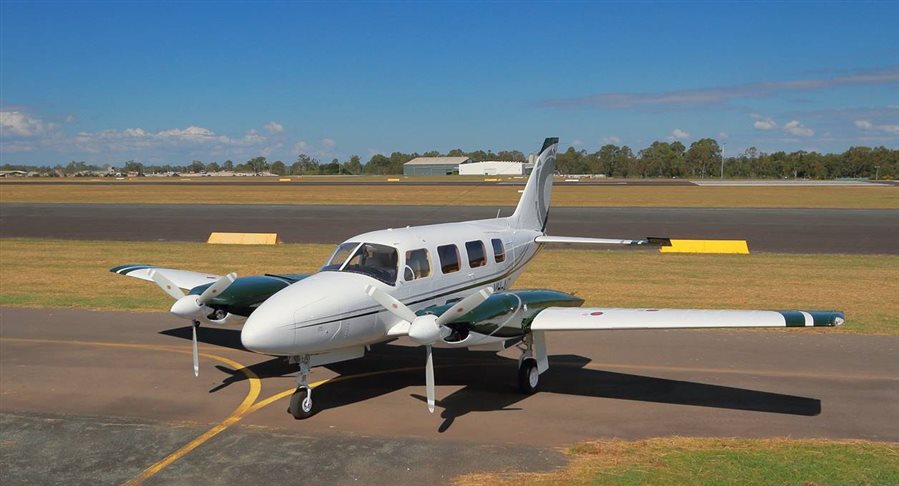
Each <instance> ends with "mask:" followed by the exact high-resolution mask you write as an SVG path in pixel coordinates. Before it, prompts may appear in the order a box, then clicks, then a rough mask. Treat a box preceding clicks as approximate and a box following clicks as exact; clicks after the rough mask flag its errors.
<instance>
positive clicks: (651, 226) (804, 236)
mask: <svg viewBox="0 0 899 486" xmlns="http://www.w3.org/2000/svg"><path fill="white" fill-rule="evenodd" d="M497 209H498V208H491V207H484V206H456V207H443V206H362V207H356V206H326V205H308V206H301V205H119V204H116V205H105V204H38V203H15V204H0V234H2V236H3V237H6V238H9V237H33V238H62V239H85V240H121V241H147V240H150V241H154V240H159V241H206V239H207V238H208V237H209V233H211V232H213V231H231V232H262V233H278V237H279V239H280V240H281V241H283V242H285V243H338V242H341V241H344V240H345V239H346V238H349V237H351V236H353V235H356V234H359V233H362V232H366V231H372V230H377V229H383V228H388V227H391V226H396V225H398V224H402V225H421V224H433V223H442V222H447V221H463V220H469V219H480V218H493V217H496V214H497ZM513 209H514V208H512V207H504V208H501V214H503V215H510V214H512V211H513ZM547 232H548V233H549V234H553V235H561V236H592V237H609V238H642V237H647V236H661V237H670V238H688V239H690V238H696V239H745V240H748V242H749V248H750V250H751V251H763V252H787V253H850V254H897V253H899V244H897V241H899V211H897V210H892V209H703V208H552V209H551V211H550V218H549V225H548V227H547Z"/></svg>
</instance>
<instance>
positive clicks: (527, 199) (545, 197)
mask: <svg viewBox="0 0 899 486" xmlns="http://www.w3.org/2000/svg"><path fill="white" fill-rule="evenodd" d="M558 146H559V138H558V137H550V138H547V139H546V140H544V141H543V147H542V148H541V149H540V154H539V155H538V156H537V161H536V162H534V169H533V170H532V171H531V176H530V177H529V178H528V182H527V184H526V185H525V187H524V191H523V192H522V193H521V199H520V200H519V201H518V207H516V208H515V213H514V214H512V216H511V219H512V221H513V224H515V226H516V227H518V228H522V229H531V230H539V231H543V230H545V229H546V222H547V219H548V218H549V205H550V197H551V195H552V187H553V173H555V171H556V150H557V148H558Z"/></svg>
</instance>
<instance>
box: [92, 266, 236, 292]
mask: <svg viewBox="0 0 899 486" xmlns="http://www.w3.org/2000/svg"><path fill="white" fill-rule="evenodd" d="M151 270H155V271H156V272H158V273H160V274H162V275H164V276H166V277H167V278H168V279H169V280H171V281H172V283H174V284H175V285H177V286H178V287H180V288H182V289H185V290H190V289H192V288H194V287H198V286H200V285H205V284H208V283H212V282H215V281H216V280H218V279H219V278H221V275H214V274H211V273H200V272H191V271H188V270H176V269H173V268H160V267H156V266H153V265H133V264H132V265H120V266H118V267H114V268H110V269H109V271H110V272H113V273H117V274H119V275H127V276H129V277H134V278H139V279H141V280H147V281H150V282H152V281H153V279H152V278H150V271H151Z"/></svg>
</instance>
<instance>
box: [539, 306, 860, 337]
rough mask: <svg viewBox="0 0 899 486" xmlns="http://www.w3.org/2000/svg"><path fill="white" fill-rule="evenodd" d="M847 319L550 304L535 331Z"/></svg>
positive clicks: (832, 314) (828, 323) (812, 323)
mask: <svg viewBox="0 0 899 486" xmlns="http://www.w3.org/2000/svg"><path fill="white" fill-rule="evenodd" d="M844 320H845V316H844V315H843V313H842V312H839V311H765V310H702V309H615V308H608V309H606V308H584V307H548V308H546V309H544V310H542V311H540V313H539V314H537V315H536V316H535V317H534V320H533V321H532V322H531V330H532V331H587V330H614V329H710V328H739V327H743V328H752V327H832V326H840V325H842V324H843V321H844Z"/></svg>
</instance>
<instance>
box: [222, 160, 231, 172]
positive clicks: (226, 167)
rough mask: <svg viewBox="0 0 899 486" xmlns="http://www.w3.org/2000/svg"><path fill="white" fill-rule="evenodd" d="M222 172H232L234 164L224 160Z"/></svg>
mask: <svg viewBox="0 0 899 486" xmlns="http://www.w3.org/2000/svg"><path fill="white" fill-rule="evenodd" d="M222 170H227V171H229V172H230V171H232V170H234V162H231V161H230V160H226V161H225V163H224V164H222Z"/></svg>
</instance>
